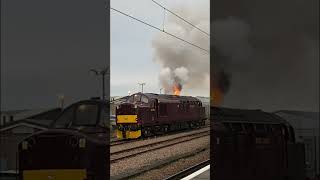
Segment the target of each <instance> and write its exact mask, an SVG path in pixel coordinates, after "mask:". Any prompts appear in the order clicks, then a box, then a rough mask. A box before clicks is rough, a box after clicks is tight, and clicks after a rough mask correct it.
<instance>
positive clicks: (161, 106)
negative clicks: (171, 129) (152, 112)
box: [159, 103, 168, 116]
mask: <svg viewBox="0 0 320 180" xmlns="http://www.w3.org/2000/svg"><path fill="white" fill-rule="evenodd" d="M159 115H160V116H167V115H168V111H167V105H166V104H162V103H160V104H159Z"/></svg>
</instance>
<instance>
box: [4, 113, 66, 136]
mask: <svg viewBox="0 0 320 180" xmlns="http://www.w3.org/2000/svg"><path fill="white" fill-rule="evenodd" d="M37 111H38V110H37ZM37 111H32V113H30V115H31V114H33V113H34V112H37ZM61 112H62V109H61V108H54V109H50V110H46V111H41V112H38V114H33V115H31V116H26V114H24V115H25V116H26V117H25V118H24V119H20V120H17V121H12V122H9V123H7V124H5V125H4V126H2V127H1V129H0V131H3V130H6V129H10V128H12V127H16V126H19V125H21V124H29V125H33V126H38V127H40V128H47V127H49V125H50V124H51V122H52V121H53V120H55V119H56V118H57V117H58V115H59V114H60V113H61ZM20 117H23V116H20Z"/></svg>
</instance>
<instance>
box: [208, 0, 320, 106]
mask: <svg viewBox="0 0 320 180" xmlns="http://www.w3.org/2000/svg"><path fill="white" fill-rule="evenodd" d="M231 6H232V7H236V8H232V7H231ZM211 10H212V11H213V16H212V17H213V19H211V21H212V24H211V30H212V31H211V36H212V37H213V38H212V39H211V45H212V46H211V47H212V49H211V54H213V56H214V59H213V62H211V69H212V76H211V80H212V81H211V85H212V86H217V87H219V88H222V89H223V91H224V93H225V98H224V106H231V107H237V108H262V109H266V110H278V109H296V110H313V111H318V108H319V101H318V99H319V50H318V49H319V34H318V32H319V1H318V0H310V1H292V0H284V1H277V0H269V1H259V3H257V2H256V1H255V0H244V1H235V0H215V2H214V6H213V8H211ZM212 77H213V78H212ZM211 88H213V87H211Z"/></svg>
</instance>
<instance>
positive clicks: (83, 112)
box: [53, 103, 99, 128]
mask: <svg viewBox="0 0 320 180" xmlns="http://www.w3.org/2000/svg"><path fill="white" fill-rule="evenodd" d="M98 113H99V106H98V105H97V104H91V103H86V104H75V105H73V106H71V107H69V108H68V109H66V110H65V111H64V112H63V113H62V114H61V115H60V116H59V117H58V119H57V120H56V121H55V123H54V125H53V126H54V127H55V128H64V127H68V126H70V125H72V126H95V125H96V124H97V121H98Z"/></svg>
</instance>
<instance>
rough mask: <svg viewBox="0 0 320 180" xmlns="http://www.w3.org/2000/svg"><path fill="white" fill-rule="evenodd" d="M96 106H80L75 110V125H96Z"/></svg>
mask: <svg viewBox="0 0 320 180" xmlns="http://www.w3.org/2000/svg"><path fill="white" fill-rule="evenodd" d="M97 117H98V105H96V104H81V105H79V106H78V107H77V109H76V119H75V122H74V124H75V125H87V126H92V125H96V124H97V119H98V118H97Z"/></svg>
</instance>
